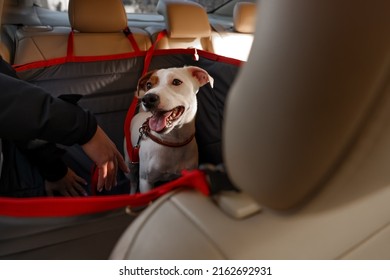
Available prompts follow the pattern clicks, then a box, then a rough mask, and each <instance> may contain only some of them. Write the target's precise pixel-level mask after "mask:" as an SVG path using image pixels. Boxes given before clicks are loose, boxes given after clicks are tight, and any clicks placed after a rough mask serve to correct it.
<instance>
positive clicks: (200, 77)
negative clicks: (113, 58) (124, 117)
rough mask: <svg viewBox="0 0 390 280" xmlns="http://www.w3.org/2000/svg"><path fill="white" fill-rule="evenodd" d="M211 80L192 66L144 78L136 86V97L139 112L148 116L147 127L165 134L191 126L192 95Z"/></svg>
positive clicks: (194, 103) (194, 99) (192, 111)
mask: <svg viewBox="0 0 390 280" xmlns="http://www.w3.org/2000/svg"><path fill="white" fill-rule="evenodd" d="M208 82H210V84H211V86H213V78H211V77H210V75H209V74H208V73H207V72H206V71H205V70H203V69H201V68H199V67H195V66H188V67H182V68H168V69H160V70H156V71H152V72H149V73H147V74H145V75H144V76H143V77H142V78H141V79H140V80H139V82H138V87H137V97H138V98H140V99H141V104H142V108H143V109H144V110H145V111H149V112H151V113H152V117H151V118H150V119H149V127H150V129H151V130H153V131H155V132H158V133H169V132H170V131H171V130H172V129H173V128H175V127H181V126H182V125H183V124H186V123H189V122H191V121H192V120H193V119H194V117H195V114H196V110H197V101H196V93H197V92H198V90H199V88H200V87H201V86H203V85H205V84H206V83H208Z"/></svg>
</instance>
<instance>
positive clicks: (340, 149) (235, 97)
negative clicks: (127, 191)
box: [111, 0, 390, 259]
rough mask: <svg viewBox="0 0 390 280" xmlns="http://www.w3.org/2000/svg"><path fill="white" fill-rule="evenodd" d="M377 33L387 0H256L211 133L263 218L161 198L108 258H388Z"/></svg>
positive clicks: (389, 114) (388, 15) (388, 122)
mask: <svg viewBox="0 0 390 280" xmlns="http://www.w3.org/2000/svg"><path fill="white" fill-rule="evenodd" d="M389 34H390V2H389V1H387V0H374V1H369V2H359V3H357V2H356V1H352V0H347V1H342V2H337V3H336V2H333V1H327V0H320V1H304V0H298V1H274V0H265V1H264V0H263V1H261V10H258V11H257V23H256V32H255V40H254V43H253V47H252V52H251V54H250V57H249V59H248V62H247V63H246V64H245V65H244V66H243V69H242V71H241V72H240V75H239V77H238V78H237V80H236V82H235V84H234V86H233V88H232V89H231V91H230V96H229V99H228V102H227V105H226V116H225V126H224V135H223V136H224V155H225V163H226V167H227V173H228V174H229V176H230V177H231V179H232V180H233V182H234V183H235V184H236V185H237V187H238V188H239V189H241V190H242V191H243V193H245V194H246V195H248V196H249V197H251V198H252V199H253V200H254V201H255V202H257V203H258V204H260V205H262V207H263V210H262V211H261V212H257V213H253V214H252V215H250V216H247V217H241V218H240V219H237V218H233V217H232V216H231V214H228V213H227V211H226V210H223V209H222V208H221V207H220V206H219V205H218V203H216V202H215V201H214V200H213V199H212V198H209V197H205V196H202V195H201V194H199V193H197V192H195V191H189V190H181V191H177V192H174V193H170V194H168V195H166V196H164V197H162V198H161V199H159V200H158V201H157V202H156V203H154V204H153V205H151V206H150V207H149V208H148V209H146V210H145V211H144V212H143V213H142V214H141V215H140V216H139V217H138V218H137V219H136V220H135V222H134V223H133V224H132V225H130V227H129V228H128V229H127V231H126V232H125V233H124V234H123V235H122V238H121V239H120V241H119V242H118V243H117V245H116V247H115V249H114V251H113V253H112V255H111V258H113V259H389V258H390V226H389V225H390V214H389V213H390V203H389V201H390V172H389V168H390V167H389V166H390V76H389V75H390V37H389ZM224 196H226V194H221V195H220V197H224ZM235 196H236V197H239V196H240V195H239V194H234V193H233V194H230V198H231V201H233V204H230V207H231V208H234V207H242V205H241V206H239V205H238V204H237V205H238V206H237V205H235V204H234V200H235V199H234V197H235ZM228 208H229V207H228Z"/></svg>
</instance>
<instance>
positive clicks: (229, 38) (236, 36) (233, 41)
mask: <svg viewBox="0 0 390 280" xmlns="http://www.w3.org/2000/svg"><path fill="white" fill-rule="evenodd" d="M256 6H257V5H256V4H255V3H251V2H238V3H237V4H236V5H235V6H234V12H233V30H226V29H225V28H224V27H220V26H219V25H213V27H214V29H216V30H217V32H214V33H213V35H212V44H213V47H214V51H215V53H216V54H219V55H223V56H227V57H232V58H236V59H239V60H243V61H246V60H247V59H248V55H249V52H250V50H251V47H252V42H253V33H254V31H255V16H256Z"/></svg>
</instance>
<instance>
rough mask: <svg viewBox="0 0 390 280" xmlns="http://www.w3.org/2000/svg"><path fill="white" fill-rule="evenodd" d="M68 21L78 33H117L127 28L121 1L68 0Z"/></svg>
mask: <svg viewBox="0 0 390 280" xmlns="http://www.w3.org/2000/svg"><path fill="white" fill-rule="evenodd" d="M69 21H70V24H71V26H72V28H73V29H75V30H77V31H80V32H89V33H108V32H119V31H122V30H124V29H125V28H126V27H127V15H126V11H125V8H124V6H123V3H122V1H121V0H70V1H69Z"/></svg>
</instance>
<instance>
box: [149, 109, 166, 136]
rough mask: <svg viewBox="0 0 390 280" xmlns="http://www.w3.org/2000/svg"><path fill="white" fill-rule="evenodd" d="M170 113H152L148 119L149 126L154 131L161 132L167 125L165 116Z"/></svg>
mask: <svg viewBox="0 0 390 280" xmlns="http://www.w3.org/2000/svg"><path fill="white" fill-rule="evenodd" d="M170 115H171V112H167V113H164V114H154V115H153V116H152V117H151V118H150V119H149V128H150V129H151V130H153V131H155V132H161V131H162V130H163V129H164V128H165V127H166V126H167V118H168V117H169V116H170Z"/></svg>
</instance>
